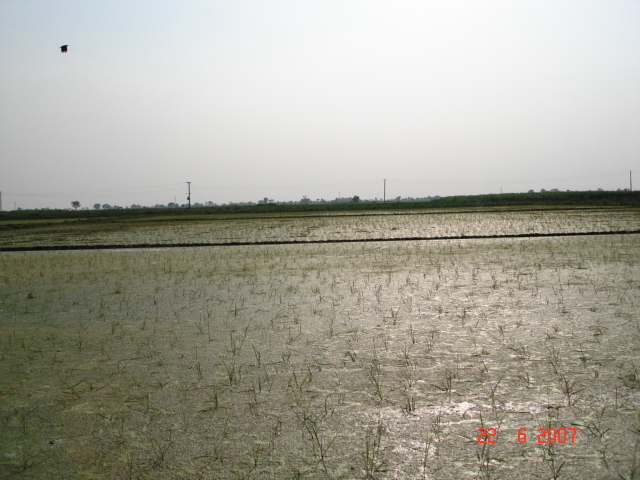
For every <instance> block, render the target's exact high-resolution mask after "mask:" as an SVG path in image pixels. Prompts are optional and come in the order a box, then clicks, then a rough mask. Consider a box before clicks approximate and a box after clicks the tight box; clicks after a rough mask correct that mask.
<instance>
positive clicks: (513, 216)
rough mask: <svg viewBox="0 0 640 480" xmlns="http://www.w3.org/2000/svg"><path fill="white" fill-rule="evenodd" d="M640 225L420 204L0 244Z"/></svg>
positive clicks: (621, 219) (590, 212) (81, 228)
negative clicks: (418, 206) (422, 206)
mask: <svg viewBox="0 0 640 480" xmlns="http://www.w3.org/2000/svg"><path fill="white" fill-rule="evenodd" d="M638 228H640V212H638V210H637V209H625V208H609V209H602V208H600V209H583V208H580V209H578V208H574V209H560V210H517V211H505V210H503V209H494V210H490V211H488V212H483V213H477V212H458V211H436V210H424V211H418V212H402V213H397V212H395V213H391V214H390V213H384V214H367V215H362V214H361V215H343V214H341V215H298V216H293V215H289V216H281V217H262V218H253V219H246V218H236V219H229V218H223V219H213V220H198V221H180V222H173V223H166V224H161V225H157V224H156V225H145V223H144V222H142V223H128V224H122V225H119V228H114V227H113V226H112V225H111V224H110V223H104V224H100V223H93V224H85V225H82V224H77V225H74V224H70V225H67V226H64V227H61V226H58V225H56V226H53V227H41V228H37V229H19V230H12V231H0V247H17V246H33V245H47V246H53V245H132V244H154V245H157V244H176V243H177V244H183V243H193V244H197V243H216V244H217V243H232V242H245V243H259V242H285V241H336V240H350V239H360V240H362V239H393V238H416V237H418V238H434V237H438V238H440V237H460V236H495V235H525V234H550V233H568V232H573V233H585V232H616V231H628V230H637V229H638Z"/></svg>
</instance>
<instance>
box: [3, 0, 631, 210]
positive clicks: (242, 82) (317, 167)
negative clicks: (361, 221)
mask: <svg viewBox="0 0 640 480" xmlns="http://www.w3.org/2000/svg"><path fill="white" fill-rule="evenodd" d="M0 43H1V45H2V49H1V50H0V191H2V204H3V205H2V206H3V209H4V210H11V209H13V208H14V202H15V205H16V206H18V207H22V208H39V207H57V208H66V207H69V206H70V202H71V201H72V200H79V201H80V202H81V203H82V205H83V206H90V207H91V206H93V204H94V203H101V204H102V203H110V204H118V205H122V206H127V205H131V204H134V203H136V204H141V205H154V204H156V203H165V204H166V203H168V202H172V201H174V198H175V199H176V200H177V201H178V202H179V203H185V202H186V191H187V186H186V183H185V182H187V181H191V182H192V184H191V191H192V201H193V202H205V201H209V200H210V201H213V202H216V203H219V204H220V203H227V202H239V201H257V200H259V199H261V198H263V197H268V198H271V199H274V200H277V201H281V200H283V201H286V200H299V199H300V198H302V196H303V195H306V196H307V197H309V198H311V199H313V200H315V199H317V198H325V199H327V200H330V199H333V198H336V197H337V196H338V195H341V196H342V197H347V196H354V195H359V196H360V197H361V198H374V197H378V198H382V194H383V179H385V178H386V179H387V198H395V197H396V196H399V195H400V196H403V197H406V196H413V197H424V196H431V195H441V196H445V195H457V194H477V193H498V192H500V191H501V189H502V191H503V192H522V191H527V190H529V189H534V190H536V191H537V190H540V189H541V188H545V189H552V188H559V189H561V190H567V189H571V190H585V189H596V188H598V187H601V188H604V189H617V188H627V187H628V186H629V171H630V170H634V174H636V172H637V180H636V183H637V185H638V187H639V188H640V0H597V1H589V0H576V1H570V0H551V1H546V0H504V1H488V0H487V1H483V0H469V1H460V0H420V1H417V0H416V1H409V0H253V1H252V0H218V1H185V0H179V1H178V0H176V1H159V0H153V1H135V0H126V1H125V0H112V1H97V0H84V1H71V0H68V1H55V0H45V1H32V0H18V1H12V0H0ZM63 44H69V51H68V53H64V54H63V53H61V52H60V49H59V46H60V45H63Z"/></svg>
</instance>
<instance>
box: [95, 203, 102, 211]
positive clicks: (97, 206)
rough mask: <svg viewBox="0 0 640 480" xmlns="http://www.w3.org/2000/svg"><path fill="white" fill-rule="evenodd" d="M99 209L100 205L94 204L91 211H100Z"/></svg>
mask: <svg viewBox="0 0 640 480" xmlns="http://www.w3.org/2000/svg"><path fill="white" fill-rule="evenodd" d="M100 207H102V205H100V204H99V203H96V204H95V205H94V206H93V209H94V210H100Z"/></svg>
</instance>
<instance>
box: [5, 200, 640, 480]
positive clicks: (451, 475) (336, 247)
mask: <svg viewBox="0 0 640 480" xmlns="http://www.w3.org/2000/svg"><path fill="white" fill-rule="evenodd" d="M476 215H477V218H475V219H472V220H469V221H467V219H464V220H463V219H457V220H454V219H451V218H448V219H445V218H444V216H443V217H442V222H451V228H452V229H453V230H456V231H458V232H461V231H464V232H467V234H469V233H470V232H472V231H474V229H481V227H480V226H478V225H480V224H482V222H483V221H485V222H497V223H496V224H495V225H496V227H495V228H496V230H500V229H503V230H506V231H508V230H512V229H531V230H532V231H538V230H541V229H542V230H544V229H547V228H552V227H551V226H550V225H556V227H553V228H566V225H573V227H575V228H582V227H580V226H579V224H580V222H584V225H585V227H584V228H587V225H590V226H589V231H594V229H597V228H598V227H597V225H602V226H603V227H602V228H610V225H611V224H612V223H606V222H615V219H614V218H613V216H612V215H609V216H598V215H596V217H595V218H594V219H593V222H591V224H589V221H588V218H586V219H581V220H579V221H578V220H576V222H577V223H576V224H573V223H571V222H572V221H573V220H571V219H568V220H567V222H568V223H566V224H563V223H562V221H561V219H560V218H557V217H556V216H555V213H553V212H552V213H551V216H550V217H546V216H545V215H546V214H542V213H539V212H538V213H535V215H541V219H540V222H537V221H532V220H531V219H529V224H530V225H529V226H526V224H527V222H525V221H524V220H522V222H520V221H517V220H509V219H508V218H503V219H501V220H500V221H498V220H496V218H497V217H496V216H493V217H492V214H489V215H485V214H476ZM514 215H515V214H514ZM523 215H534V213H526V212H525V213H523ZM436 217H437V216H434V218H436ZM487 217H488V218H487ZM578 217H580V215H578ZM354 218H355V219H351V222H352V224H351V229H352V230H353V231H355V232H357V230H358V229H359V228H365V227H366V228H371V229H373V228H374V227H373V226H372V225H374V224H375V225H377V226H376V227H375V229H383V230H384V229H389V228H391V225H395V226H397V228H398V229H406V230H410V229H411V228H413V227H411V226H410V225H400V223H401V222H400V220H402V219H404V221H406V222H408V223H409V224H411V222H418V223H419V222H423V221H424V219H420V218H419V217H418V216H404V217H400V216H385V217H382V216H377V217H371V219H366V221H365V222H364V223H365V224H366V225H365V226H362V225H361V224H360V223H359V222H361V221H362V220H361V219H362V217H354ZM437 218H440V217H437ZM625 218H627V220H628V217H625ZM632 218H633V217H632ZM636 218H637V217H636ZM483 219H484V220H483ZM298 221H299V220H286V225H283V226H282V227H281V228H283V229H284V230H283V231H282V232H280V233H277V234H275V233H274V232H272V233H268V232H267V233H264V234H263V235H265V236H266V237H268V236H269V235H271V234H275V235H277V236H278V238H281V237H282V236H283V235H285V234H288V233H287V232H289V233H290V234H295V232H296V231H305V229H310V226H311V225H312V224H314V222H315V223H318V222H323V221H326V222H327V224H331V222H336V223H340V222H341V223H340V225H342V227H341V228H343V229H344V233H343V234H344V235H347V234H348V231H347V230H348V229H347V227H346V225H347V223H346V221H345V220H341V221H340V222H338V221H337V220H335V219H326V220H324V219H319V218H317V217H314V218H313V219H303V220H300V222H301V223H298ZM272 222H274V223H277V221H276V220H273V221H272V220H268V221H267V226H268V225H270V224H271V223H272ZM367 222H371V223H367ZM384 222H389V223H384ZM509 222H513V223H509ZM228 224H229V225H231V223H228ZM218 225H223V223H216V224H215V225H212V224H209V225H205V226H202V227H201V228H210V229H211V232H214V231H215V228H217V226H218ZM234 225H236V228H237V229H238V230H239V231H238V232H230V231H225V232H214V233H211V235H220V237H219V238H222V236H233V237H234V238H250V237H251V238H258V234H257V233H253V232H254V230H255V232H257V231H258V230H259V226H258V224H257V223H256V221H255V220H254V221H252V223H251V229H253V230H250V231H248V232H247V231H245V232H242V228H241V227H240V226H239V225H240V224H234ZM594 225H596V226H595V227H594ZM325 227H326V228H325ZM325 227H321V228H318V229H317V230H319V231H322V232H325V233H322V235H325V234H326V235H328V233H327V232H330V231H332V229H334V228H337V227H336V226H335V225H330V226H326V225H325ZM573 227H572V228H573ZM155 228H156V235H157V236H158V237H161V238H165V236H169V233H167V231H165V227H164V226H162V227H155ZM166 228H167V229H168V230H169V231H173V230H172V229H173V228H174V227H173V226H170V225H167V226H166ZM175 228H182V227H175ZM184 228H191V227H186V226H185V227H184ZM225 228H226V227H225ZM225 228H222V230H225ZM424 228H425V229H426V228H428V227H427V226H426V222H425V226H424ZM625 228H628V224H627V226H626V227H625ZM635 228H637V223H636V224H635ZM434 229H435V230H438V229H442V231H446V232H449V233H450V232H451V231H450V230H447V227H446V226H442V225H436V226H435V227H434ZM310 230H313V229H310ZM440 231H441V230H438V232H440ZM392 232H393V231H392ZM483 232H484V233H487V231H486V230H483ZM130 233H132V234H134V233H135V231H134V230H131V232H130ZM174 233H175V232H174ZM147 234H151V233H149V232H147V233H144V235H147ZM356 234H357V233H356ZM390 234H393V233H390ZM123 235H124V237H126V241H128V242H131V241H133V240H131V239H130V238H129V237H127V235H128V233H127V232H125V233H123ZM207 235H209V234H207ZM252 236H253V237H252ZM172 238H173V237H172ZM225 238H226V237H225ZM260 238H261V237H260ZM4 241H7V240H6V238H5V240H4ZM51 241H53V242H56V241H60V240H59V239H56V238H53V239H51ZM109 242H110V243H112V242H113V240H112V239H111V240H109ZM154 243H155V242H154ZM0 360H1V361H0V445H1V449H0V454H1V455H2V456H1V458H0V477H2V478H34V479H35V478H37V479H58V478H67V479H114V478H116V479H120V478H122V479H130V478H131V479H137V478H139V479H175V478H185V479H243V478H244V479H287V478H290V479H316V478H318V479H325V478H333V479H364V478H374V479H432V480H436V479H437V480H440V479H442V480H445V479H451V480H459V479H473V478H480V479H498V478H501V479H514V478H532V479H534V478H540V479H549V478H562V479H564V478H567V479H593V478H599V479H620V478H623V479H631V478H638V475H639V474H640V373H639V371H638V369H639V368H640V235H632V234H630V235H607V236H589V235H585V236H579V237H558V238H529V239H527V238H517V239H514V238H511V239H490V240H489V239H478V240H437V241H407V242H367V243H359V244H350V243H345V244H326V245H325V244H311V245H256V246H234V247H231V246H226V247H225V246H220V247H197V248H167V249H148V250H91V251H58V252H5V253H1V254H0ZM482 428H484V429H486V431H487V433H488V434H490V435H491V436H490V437H487V436H484V437H483V436H482V435H481V433H482V431H480V432H479V430H478V429H482ZM490 429H495V431H494V430H490ZM519 429H526V431H523V430H520V432H519ZM539 429H544V430H539ZM571 429H575V430H571ZM494 432H495V433H496V434H495V435H493V433H494ZM518 433H520V436H519V435H518ZM574 433H575V435H574ZM523 434H526V441H524V436H523ZM542 434H544V436H542ZM479 435H480V437H479ZM538 435H541V436H540V437H538ZM488 438H489V439H491V440H492V441H494V440H495V443H479V441H478V440H487V439H488ZM538 438H540V440H553V442H549V441H547V443H538ZM518 440H520V441H518ZM572 440H573V441H572Z"/></svg>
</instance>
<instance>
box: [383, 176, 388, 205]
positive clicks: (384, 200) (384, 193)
mask: <svg viewBox="0 0 640 480" xmlns="http://www.w3.org/2000/svg"><path fill="white" fill-rule="evenodd" d="M383 181H384V186H383V187H382V203H387V179H386V178H385V179H384V180H383Z"/></svg>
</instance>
